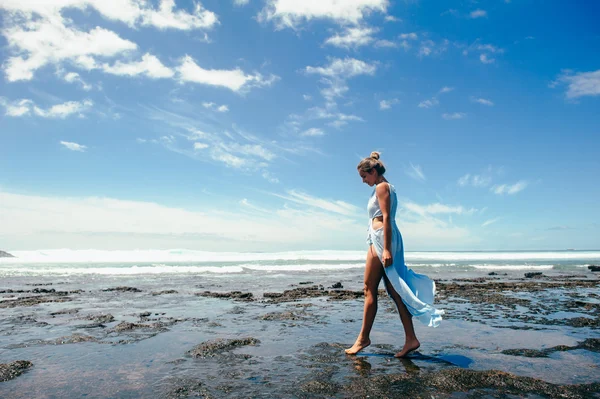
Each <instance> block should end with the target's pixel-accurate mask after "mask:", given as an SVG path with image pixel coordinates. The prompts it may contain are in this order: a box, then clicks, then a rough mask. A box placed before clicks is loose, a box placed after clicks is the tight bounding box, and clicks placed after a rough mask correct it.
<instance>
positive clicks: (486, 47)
mask: <svg viewBox="0 0 600 399" xmlns="http://www.w3.org/2000/svg"><path fill="white" fill-rule="evenodd" d="M470 52H476V53H479V61H481V62H482V63H484V64H492V63H494V62H495V61H496V59H495V58H493V57H492V54H496V55H497V54H503V53H504V49H502V48H499V47H497V46H494V45H493V44H483V43H480V42H479V41H476V42H475V43H473V44H471V45H470V46H469V47H467V48H466V49H464V50H463V55H468V54H469V53H470Z"/></svg>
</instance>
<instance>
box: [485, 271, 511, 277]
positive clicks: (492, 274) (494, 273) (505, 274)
mask: <svg viewBox="0 0 600 399" xmlns="http://www.w3.org/2000/svg"><path fill="white" fill-rule="evenodd" d="M488 276H508V274H507V273H497V272H490V273H488Z"/></svg>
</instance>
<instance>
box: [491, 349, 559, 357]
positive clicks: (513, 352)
mask: <svg viewBox="0 0 600 399" xmlns="http://www.w3.org/2000/svg"><path fill="white" fill-rule="evenodd" d="M502 354H504V355H510V356H524V357H548V355H549V352H548V351H547V350H537V349H506V350H503V351H502Z"/></svg>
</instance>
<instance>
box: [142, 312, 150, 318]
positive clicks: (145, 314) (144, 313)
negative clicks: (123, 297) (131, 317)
mask: <svg viewBox="0 0 600 399" xmlns="http://www.w3.org/2000/svg"><path fill="white" fill-rule="evenodd" d="M151 315H152V312H142V313H140V319H143V318H147V317H150V316H151Z"/></svg>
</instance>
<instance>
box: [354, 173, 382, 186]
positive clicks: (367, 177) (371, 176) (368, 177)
mask: <svg viewBox="0 0 600 399" xmlns="http://www.w3.org/2000/svg"><path fill="white" fill-rule="evenodd" d="M358 174H359V175H360V178H361V179H362V181H363V183H365V184H367V185H369V187H372V186H374V185H375V181H376V180H377V172H376V171H375V169H371V170H370V171H368V172H365V171H364V170H359V171H358Z"/></svg>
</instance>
